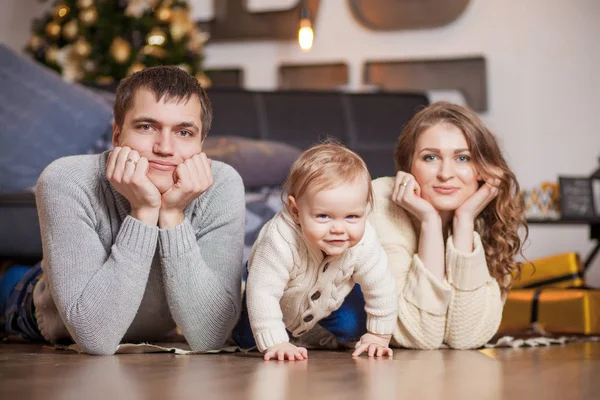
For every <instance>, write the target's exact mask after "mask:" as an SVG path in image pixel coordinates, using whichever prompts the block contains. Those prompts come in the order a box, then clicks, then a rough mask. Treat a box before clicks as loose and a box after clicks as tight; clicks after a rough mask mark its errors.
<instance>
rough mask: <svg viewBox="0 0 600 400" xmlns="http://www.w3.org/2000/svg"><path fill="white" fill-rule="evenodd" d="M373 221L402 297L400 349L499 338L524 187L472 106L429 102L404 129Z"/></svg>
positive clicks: (379, 187) (378, 188) (377, 187)
mask: <svg viewBox="0 0 600 400" xmlns="http://www.w3.org/2000/svg"><path fill="white" fill-rule="evenodd" d="M395 160H396V167H397V171H398V173H397V174H396V177H395V178H394V177H385V178H379V179H376V180H375V181H373V189H374V195H375V203H374V208H373V213H372V214H371V222H372V224H373V225H374V226H375V229H376V230H377V232H378V236H379V239H380V240H381V243H382V245H383V247H384V249H385V250H386V253H387V255H388V259H389V266H390V268H391V269H392V271H393V273H394V275H395V277H396V283H397V286H398V291H399V310H398V319H397V326H396V329H395V331H394V335H393V338H392V344H393V345H395V346H401V347H409V348H417V349H435V348H439V347H440V346H441V345H442V344H443V343H446V344H447V345H448V346H450V347H452V348H458V349H469V348H477V347H480V346H482V345H483V344H485V343H486V342H487V341H489V340H490V339H491V338H492V336H493V335H494V334H495V333H496V331H497V329H498V326H499V324H500V320H501V318H502V308H503V305H504V301H505V298H506V293H507V291H508V289H509V287H510V284H511V280H512V277H513V276H514V275H515V274H517V273H518V271H519V265H518V263H517V262H516V261H515V260H514V259H513V258H514V256H515V255H516V254H517V253H518V252H520V251H521V245H522V243H523V242H522V240H521V238H520V237H519V234H518V230H519V228H520V227H524V228H525V235H527V226H526V224H525V219H524V215H523V210H522V208H521V205H520V200H519V196H518V194H519V184H518V182H517V180H516V178H515V175H514V173H513V172H512V171H511V170H510V169H509V167H508V165H507V163H506V161H505V159H504V157H503V156H502V153H501V151H500V148H499V146H498V143H497V141H496V138H495V137H494V135H493V134H492V133H491V132H490V131H489V130H488V129H487V128H486V127H485V126H484V124H483V123H482V122H481V120H480V119H479V118H478V117H477V115H476V114H475V113H474V112H472V111H471V110H469V109H467V108H465V107H461V106H458V105H455V104H451V103H447V102H438V103H434V104H432V105H430V106H429V107H427V108H425V109H423V110H422V111H420V112H419V113H418V114H416V115H415V116H414V117H413V118H412V120H411V121H410V122H409V123H408V124H407V125H406V127H405V128H404V130H403V131H402V134H401V135H400V140H399V142H398V145H397V147H396V151H395Z"/></svg>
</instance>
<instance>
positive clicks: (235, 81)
mask: <svg viewBox="0 0 600 400" xmlns="http://www.w3.org/2000/svg"><path fill="white" fill-rule="evenodd" d="M204 72H205V73H206V75H208V77H209V78H210V80H211V81H212V87H214V88H231V89H233V88H241V87H243V86H244V71H243V70H242V69H239V68H237V69H236V68H231V69H210V70H206V71H204Z"/></svg>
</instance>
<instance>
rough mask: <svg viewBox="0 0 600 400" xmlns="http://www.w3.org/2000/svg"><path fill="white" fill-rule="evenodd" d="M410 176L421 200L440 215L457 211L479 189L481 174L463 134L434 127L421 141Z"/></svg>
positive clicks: (447, 127) (450, 127)
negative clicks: (416, 185)
mask: <svg viewBox="0 0 600 400" xmlns="http://www.w3.org/2000/svg"><path fill="white" fill-rule="evenodd" d="M410 173H411V174H412V175H413V176H414V177H415V179H416V181H417V183H418V184H419V186H420V187H421V197H422V198H423V199H425V200H427V201H428V202H429V203H430V204H431V205H432V206H433V207H434V208H435V209H436V210H438V211H455V210H456V209H458V208H459V207H460V206H461V205H462V204H463V203H464V202H465V200H467V199H468V198H469V197H470V196H471V195H472V194H473V193H475V192H476V191H477V189H478V188H479V182H478V181H479V180H481V178H480V177H479V174H478V173H477V169H476V168H475V164H473V161H472V159H471V152H470V149H469V146H468V145H467V139H466V138H465V135H464V134H463V132H462V131H461V130H460V129H459V128H457V127H456V126H454V125H451V124H438V125H434V126H432V127H430V128H428V129H427V130H425V131H423V132H421V134H420V135H419V137H418V139H417V143H416V146H415V152H414V154H413V161H412V166H411V171H410Z"/></svg>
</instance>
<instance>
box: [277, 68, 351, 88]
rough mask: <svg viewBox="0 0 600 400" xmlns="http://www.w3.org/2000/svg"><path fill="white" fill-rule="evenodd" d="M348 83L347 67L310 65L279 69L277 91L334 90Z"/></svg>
mask: <svg viewBox="0 0 600 400" xmlns="http://www.w3.org/2000/svg"><path fill="white" fill-rule="evenodd" d="M347 83H348V65H347V64H343V63H339V64H318V65H315V64H311V65H282V66H280V67H279V89H282V90H298V89H302V90H335V89H337V88H338V87H340V86H342V85H346V84H347Z"/></svg>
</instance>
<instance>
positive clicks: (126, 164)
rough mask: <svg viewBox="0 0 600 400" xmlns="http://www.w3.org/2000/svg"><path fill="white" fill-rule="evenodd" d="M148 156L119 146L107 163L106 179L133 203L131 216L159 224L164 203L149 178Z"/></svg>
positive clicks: (147, 222) (148, 222)
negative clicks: (159, 216) (141, 155)
mask: <svg viewBox="0 0 600 400" xmlns="http://www.w3.org/2000/svg"><path fill="white" fill-rule="evenodd" d="M147 173H148V159H146V158H145V157H140V155H139V153H138V152H137V151H135V150H131V149H130V148H129V147H127V146H125V147H115V148H114V150H113V151H111V153H110V155H109V156H108V161H107V163H106V179H108V181H109V182H110V183H111V184H112V185H113V187H114V188H115V190H116V191H117V192H119V193H120V194H121V195H123V197H125V198H126V199H127V200H128V201H129V204H130V205H131V216H132V217H134V218H137V219H139V220H140V221H142V222H144V223H146V224H148V225H156V223H157V221H158V213H159V210H160V205H161V196H160V192H159V191H158V189H157V188H156V186H154V184H153V183H152V182H151V181H150V179H148V177H147V176H146V174H147Z"/></svg>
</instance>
